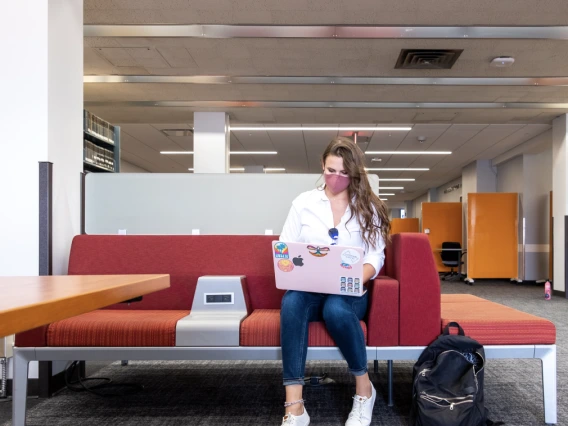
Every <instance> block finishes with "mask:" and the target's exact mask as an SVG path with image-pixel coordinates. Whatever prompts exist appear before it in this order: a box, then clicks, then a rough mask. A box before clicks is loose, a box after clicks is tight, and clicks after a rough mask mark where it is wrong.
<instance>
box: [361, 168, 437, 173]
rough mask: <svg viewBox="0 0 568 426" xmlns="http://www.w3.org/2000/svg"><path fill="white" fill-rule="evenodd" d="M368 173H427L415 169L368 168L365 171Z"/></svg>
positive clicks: (422, 169)
mask: <svg viewBox="0 0 568 426" xmlns="http://www.w3.org/2000/svg"><path fill="white" fill-rule="evenodd" d="M365 170H367V171H368V172H427V171H428V170H430V169H428V168H416V167H414V168H413V167H390V168H388V167H387V168H378V169H375V168H369V169H367V168H366V169H365Z"/></svg>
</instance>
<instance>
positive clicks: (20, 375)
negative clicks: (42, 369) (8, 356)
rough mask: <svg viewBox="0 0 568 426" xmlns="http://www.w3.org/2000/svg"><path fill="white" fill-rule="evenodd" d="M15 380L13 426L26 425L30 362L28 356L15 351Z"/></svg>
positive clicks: (13, 384) (13, 387)
mask: <svg viewBox="0 0 568 426" xmlns="http://www.w3.org/2000/svg"><path fill="white" fill-rule="evenodd" d="M13 361H14V379H13V381H12V425H14V426H24V425H25V424H26V402H27V398H28V368H29V365H30V360H29V358H28V356H27V354H26V353H25V352H23V351H21V350H18V349H14V358H13Z"/></svg>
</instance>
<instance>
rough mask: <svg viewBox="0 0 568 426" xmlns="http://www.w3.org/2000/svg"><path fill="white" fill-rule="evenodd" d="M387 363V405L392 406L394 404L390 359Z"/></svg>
mask: <svg viewBox="0 0 568 426" xmlns="http://www.w3.org/2000/svg"><path fill="white" fill-rule="evenodd" d="M387 364H388V389H389V396H388V398H389V400H388V404H389V407H392V406H394V401H393V383H392V359H391V360H388V361H387Z"/></svg>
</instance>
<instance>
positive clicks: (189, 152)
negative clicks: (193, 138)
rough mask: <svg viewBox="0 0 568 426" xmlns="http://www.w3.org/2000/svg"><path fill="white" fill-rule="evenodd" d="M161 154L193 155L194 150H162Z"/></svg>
mask: <svg viewBox="0 0 568 426" xmlns="http://www.w3.org/2000/svg"><path fill="white" fill-rule="evenodd" d="M160 154H166V155H193V151H160Z"/></svg>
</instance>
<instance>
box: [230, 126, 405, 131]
mask: <svg viewBox="0 0 568 426" xmlns="http://www.w3.org/2000/svg"><path fill="white" fill-rule="evenodd" d="M230 130H231V131H243V132H244V131H246V132H254V131H265V132H268V131H270V132H280V131H282V132H286V131H288V132H292V131H304V132H318V131H320V132H324V131H338V132H356V131H370V132H379V131H388V132H396V131H401V132H408V131H410V130H412V127H338V126H333V127H298V126H295V127H258V126H255V127H231V128H230Z"/></svg>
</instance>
